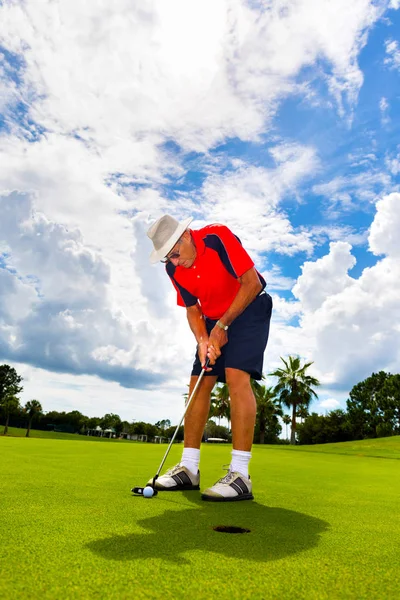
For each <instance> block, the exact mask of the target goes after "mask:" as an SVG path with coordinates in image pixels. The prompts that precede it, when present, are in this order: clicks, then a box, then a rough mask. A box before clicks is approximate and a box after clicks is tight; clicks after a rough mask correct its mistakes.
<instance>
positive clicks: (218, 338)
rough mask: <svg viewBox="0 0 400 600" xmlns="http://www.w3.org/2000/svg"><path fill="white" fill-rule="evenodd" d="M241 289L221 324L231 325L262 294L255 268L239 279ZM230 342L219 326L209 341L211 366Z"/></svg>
mask: <svg viewBox="0 0 400 600" xmlns="http://www.w3.org/2000/svg"><path fill="white" fill-rule="evenodd" d="M239 281H240V288H239V290H238V293H237V294H236V296H235V298H234V299H233V302H232V304H231V305H230V307H229V308H228V310H227V311H226V312H225V313H224V315H223V316H222V317H221V318H220V320H219V321H220V323H222V324H223V325H230V324H231V323H232V322H233V321H234V320H235V319H236V317H238V316H239V315H240V314H241V313H242V312H243V311H244V309H245V308H247V306H248V305H249V304H250V303H251V302H253V300H254V298H255V297H256V296H257V295H258V294H259V293H260V292H261V290H262V284H261V282H260V279H259V277H258V275H257V271H256V270H255V268H254V267H252V268H251V269H249V270H248V271H246V272H245V273H243V275H242V276H241V277H239ZM227 341H228V334H227V332H226V331H224V330H223V329H221V327H219V326H218V325H215V327H214V328H213V329H212V331H211V333H210V338H209V340H208V352H207V356H208V357H209V359H210V364H212V365H213V364H214V363H215V361H216V360H217V358H219V356H221V348H222V346H225V344H226V343H227Z"/></svg>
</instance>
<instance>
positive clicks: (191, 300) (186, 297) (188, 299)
mask: <svg viewBox="0 0 400 600" xmlns="http://www.w3.org/2000/svg"><path fill="white" fill-rule="evenodd" d="M165 268H166V271H167V273H168V275H169V276H170V278H171V279H172V280H173V282H174V283H175V285H176V287H177V288H178V290H179V293H180V295H181V296H182V300H183V301H184V303H185V306H194V305H195V304H197V298H196V296H193V294H191V293H190V292H188V291H187V289H186V288H184V287H183V286H182V285H181V284H180V283H178V282H177V280H176V279H175V270H176V267H175V265H173V264H172V262H167V264H166V267H165Z"/></svg>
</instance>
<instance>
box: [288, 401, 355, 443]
mask: <svg viewBox="0 0 400 600" xmlns="http://www.w3.org/2000/svg"><path fill="white" fill-rule="evenodd" d="M297 435H298V440H299V443H300V444H326V443H335V442H346V441H349V440H352V439H353V432H352V428H351V424H350V422H349V420H348V415H347V413H346V412H345V411H344V410H341V409H337V410H333V411H331V412H330V413H328V414H327V415H326V416H322V415H318V414H317V413H312V414H311V415H309V416H308V417H307V418H306V419H305V421H304V423H302V424H300V425H299V426H298V430H297Z"/></svg>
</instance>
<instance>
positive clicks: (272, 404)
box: [251, 379, 282, 444]
mask: <svg viewBox="0 0 400 600" xmlns="http://www.w3.org/2000/svg"><path fill="white" fill-rule="evenodd" d="M251 387H252V388H253V392H254V396H255V399H256V403H257V421H258V426H259V430H260V439H259V443H260V444H264V441H265V432H266V430H267V427H268V425H270V426H271V425H278V424H279V421H278V417H281V416H282V408H281V407H280V405H279V403H278V402H277V401H276V395H275V392H274V390H273V389H272V387H269V388H267V387H265V385H261V384H260V383H258V382H257V381H255V380H254V379H252V380H251ZM280 429H281V428H280V427H279V430H280Z"/></svg>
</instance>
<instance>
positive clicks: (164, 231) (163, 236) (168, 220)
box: [147, 215, 193, 263]
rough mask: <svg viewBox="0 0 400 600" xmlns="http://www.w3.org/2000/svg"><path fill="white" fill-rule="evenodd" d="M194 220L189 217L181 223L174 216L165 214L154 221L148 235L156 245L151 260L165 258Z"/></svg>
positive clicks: (154, 261) (153, 261)
mask: <svg viewBox="0 0 400 600" xmlns="http://www.w3.org/2000/svg"><path fill="white" fill-rule="evenodd" d="M192 221H193V217H189V219H185V220H184V221H182V223H180V222H179V221H177V220H176V219H174V217H171V216H170V215H164V216H163V217H161V218H160V219H158V221H156V222H155V223H153V225H152V226H151V227H150V229H149V230H148V232H147V236H148V237H149V238H150V239H151V241H152V242H153V246H154V250H153V252H152V253H151V254H150V262H151V263H156V262H157V261H159V260H162V259H163V258H165V256H166V255H167V254H168V252H169V251H170V250H172V248H173V247H174V246H175V244H176V242H177V241H178V240H179V238H180V237H181V235H182V234H183V233H184V232H185V231H186V229H187V228H188V227H189V225H190V223H191V222H192Z"/></svg>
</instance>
